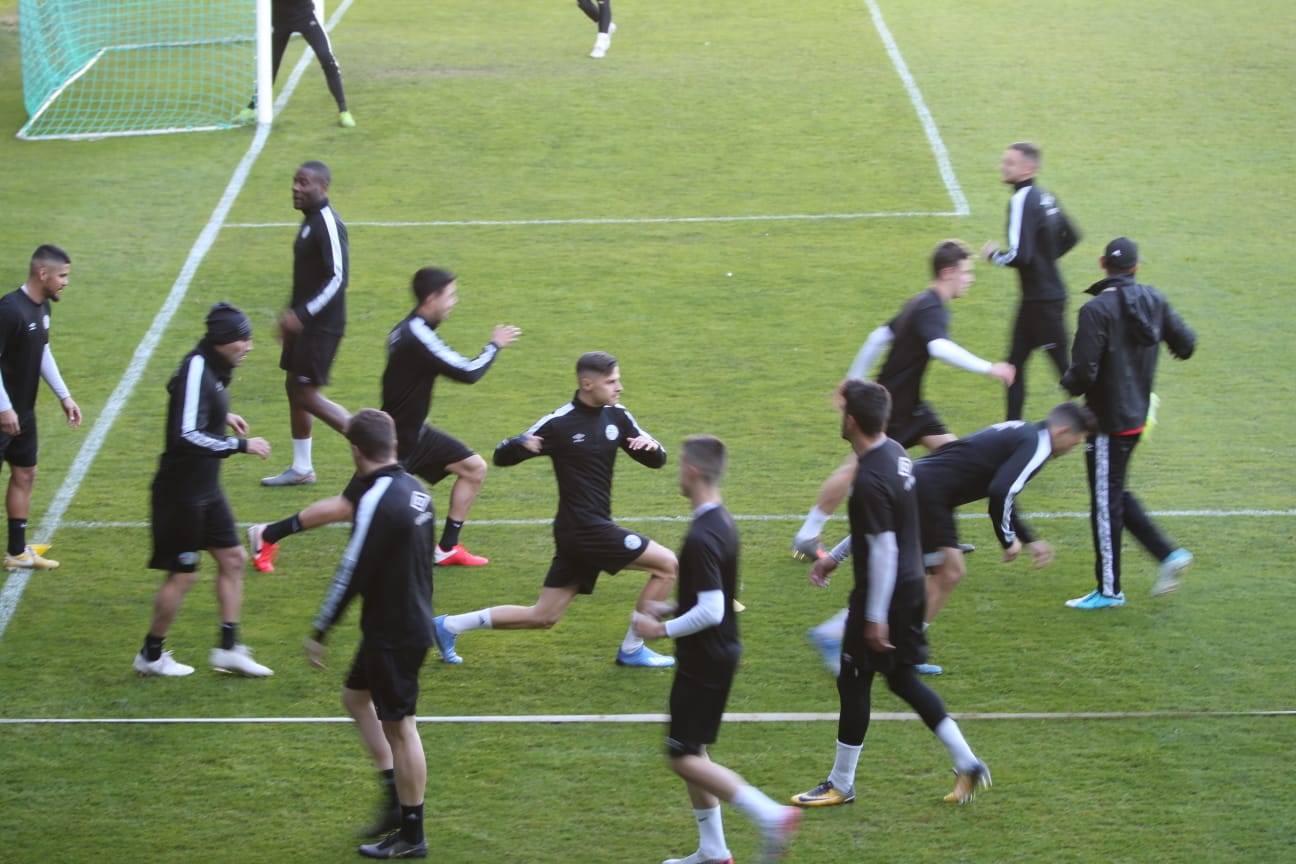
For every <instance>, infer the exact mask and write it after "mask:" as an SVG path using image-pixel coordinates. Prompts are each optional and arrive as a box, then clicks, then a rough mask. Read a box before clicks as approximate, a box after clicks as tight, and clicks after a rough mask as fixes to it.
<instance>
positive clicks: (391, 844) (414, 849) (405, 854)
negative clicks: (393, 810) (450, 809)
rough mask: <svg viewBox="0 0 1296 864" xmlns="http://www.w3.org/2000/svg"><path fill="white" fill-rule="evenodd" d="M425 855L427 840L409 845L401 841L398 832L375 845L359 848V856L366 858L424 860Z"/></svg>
mask: <svg viewBox="0 0 1296 864" xmlns="http://www.w3.org/2000/svg"><path fill="white" fill-rule="evenodd" d="M427 853H428V847H427V838H424V839H422V840H420V841H419V842H417V843H409V842H406V841H405V840H402V839H401V836H400V832H399V831H393V832H392V833H390V834H388V835H387V836H386V837H384V838H383V839H381V840H379V841H378V842H377V843H365V844H364V845H363V846H361V847H360V854H361V855H363V856H365V857H366V858H426V857H427Z"/></svg>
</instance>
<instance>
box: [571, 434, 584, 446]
mask: <svg viewBox="0 0 1296 864" xmlns="http://www.w3.org/2000/svg"><path fill="white" fill-rule="evenodd" d="M572 443H573V444H584V443H585V433H584V432H577V433H576V434H575V435H573V436H572Z"/></svg>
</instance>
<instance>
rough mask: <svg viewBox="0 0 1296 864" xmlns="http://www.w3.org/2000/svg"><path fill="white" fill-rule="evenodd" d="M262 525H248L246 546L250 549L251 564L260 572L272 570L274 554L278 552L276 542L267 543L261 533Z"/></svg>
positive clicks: (263, 528)
mask: <svg viewBox="0 0 1296 864" xmlns="http://www.w3.org/2000/svg"><path fill="white" fill-rule="evenodd" d="M265 527H266V526H264V525H249V526H248V530H247V536H248V548H249V549H251V550H252V566H253V567H255V568H256V569H257V570H259V571H260V572H262V573H273V572H274V560H275V555H277V554H279V544H278V543H267V542H266V541H265V540H263V539H262V537H261V535H262V534H263V533H264V532H265Z"/></svg>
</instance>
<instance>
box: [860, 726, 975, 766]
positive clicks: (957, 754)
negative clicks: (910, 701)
mask: <svg viewBox="0 0 1296 864" xmlns="http://www.w3.org/2000/svg"><path fill="white" fill-rule="evenodd" d="M935 732H936V737H937V738H939V739H940V742H941V743H942V744H944V745H945V749H946V750H948V751H949V755H950V758H951V759H953V760H954V767H955V768H956V769H958V770H959V771H971V770H972V769H973V768H975V767H976V765H977V761H978V760H977V757H976V754H975V753H973V752H972V748H971V747H969V746H968V743H967V741H966V740H965V739H964V738H963V731H962V730H961V729H959V725H958V724H957V723H955V722H954V718H953V717H946V718H945V719H944V720H942V721H941V722H939V723H937V724H936V729H935ZM838 746H841V745H838Z"/></svg>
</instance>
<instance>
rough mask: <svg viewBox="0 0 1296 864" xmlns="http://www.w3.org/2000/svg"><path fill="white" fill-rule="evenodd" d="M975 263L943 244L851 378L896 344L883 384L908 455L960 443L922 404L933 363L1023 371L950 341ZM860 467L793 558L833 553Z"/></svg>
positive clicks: (834, 483) (818, 507)
mask: <svg viewBox="0 0 1296 864" xmlns="http://www.w3.org/2000/svg"><path fill="white" fill-rule="evenodd" d="M972 265H973V260H972V252H971V250H969V249H968V247H967V246H965V245H964V244H963V243H962V242H960V241H958V240H942V241H941V242H940V243H939V244H938V245H937V246H936V249H935V250H934V251H933V252H932V261H931V267H932V283H931V286H930V287H929V288H928V289H927V290H926V291H923V292H922V293H920V294H916V295H914V296H913V297H912V298H911V299H910V300H909V301H908V302H907V303H905V305H904V308H903V309H901V310H900V314H899V315H897V316H896V317H894V318H892V319H891V320H890V321H889V322H888V323H886V324H884V325H882V326H881V327H878V328H877V329H876V330H874V331H873V332H872V333H870V334H869V337H868V339H867V340H865V342H864V345H863V346H862V347H861V348H860V351H859V355H858V356H857V357H856V358H855V362H854V363H852V364H851V367H850V371H849V372H847V378H863V377H865V376H866V375H868V373H869V370H870V369H872V368H873V364H874V363H875V362H876V361H877V358H878V357H880V356H881V354H882V351H883V350H885V349H886V348H887V347H888V346H890V349H891V350H890V352H889V353H888V354H887V358H886V361H885V362H884V363H883V364H882V369H881V371H880V372H879V373H878V377H877V381H878V383H879V384H881V385H882V386H884V387H886V388H887V390H888V391H890V393H891V394H892V398H893V399H894V400H895V403H894V404H895V410H894V411H893V412H892V415H891V421H890V425H889V426H888V427H887V430H886V431H887V435H888V436H890V437H891V438H894V439H895V440H896V441H899V442H900V444H901V446H903V447H905V448H906V449H908V448H909V447H912V446H914V445H915V444H921V445H922V446H923V447H925V448H927V450H929V451H932V450H936V449H937V448H938V447H940V446H941V445H943V444H948V443H949V442H950V441H953V440H954V435H953V434H952V433H951V432H950V431H949V429H947V428H945V424H944V423H942V422H941V419H940V417H938V416H937V415H936V412H935V411H934V410H932V407H931V406H930V405H928V404H927V403H926V402H925V401H923V398H922V379H923V375H924V374H925V373H926V371H927V361H928V360H929V359H931V358H932V357H935V358H937V359H938V360H943V361H945V362H946V363H949V364H950V365H951V366H957V367H958V368H960V369H966V370H967V371H969V372H973V373H975V374H977V375H988V376H990V377H991V378H995V379H997V380H999V381H1002V382H1003V383H1004V384H1005V385H1011V384H1012V382H1013V377H1014V374H1015V371H1016V370H1014V368H1013V367H1012V366H1010V365H1009V364H1007V363H991V362H990V361H989V360H982V359H981V358H980V357H977V356H975V355H974V354H972V353H970V352H968V351H967V350H966V349H964V348H962V347H961V346H959V345H958V344H957V343H955V342H954V341H952V340H951V339H950V338H949V308H948V307H949V303H950V301H951V300H956V299H958V298H959V297H962V296H963V295H965V294H967V292H968V288H970V287H971V286H972V283H973V282H974V281H975V279H976V277H975V276H974V275H973V273H972ZM855 467H856V466H855V459H854V457H850V458H848V459H847V460H846V462H845V463H843V464H842V466H841V467H840V468H838V469H837V470H836V471H835V472H833V474H832V475H831V476H830V477H829V478H828V479H827V480H825V481H824V484H823V486H822V487H821V488H820V489H819V498H818V500H816V501H815V505H814V506H813V507H811V508H810V513H809V514H808V515H807V516H806V518H805V522H803V523H802V525H801V528H800V530H798V531H797V533H796V536H795V537H794V538H793V539H792V557H794V558H798V559H802V560H812V559H815V558H822V557H824V555H826V554H828V553H827V550H826V549H825V548H824V545H823V542H822V540H821V539H820V534H821V533H822V532H823V528H824V525H826V524H828V517H829V516H831V515H832V514H833V511H835V510H836V509H837V507H838V506H839V505H840V504H841V502H842V499H843V498H845V497H846V492H847V490H849V489H850V485H851V478H853V477H854V476H855Z"/></svg>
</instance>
